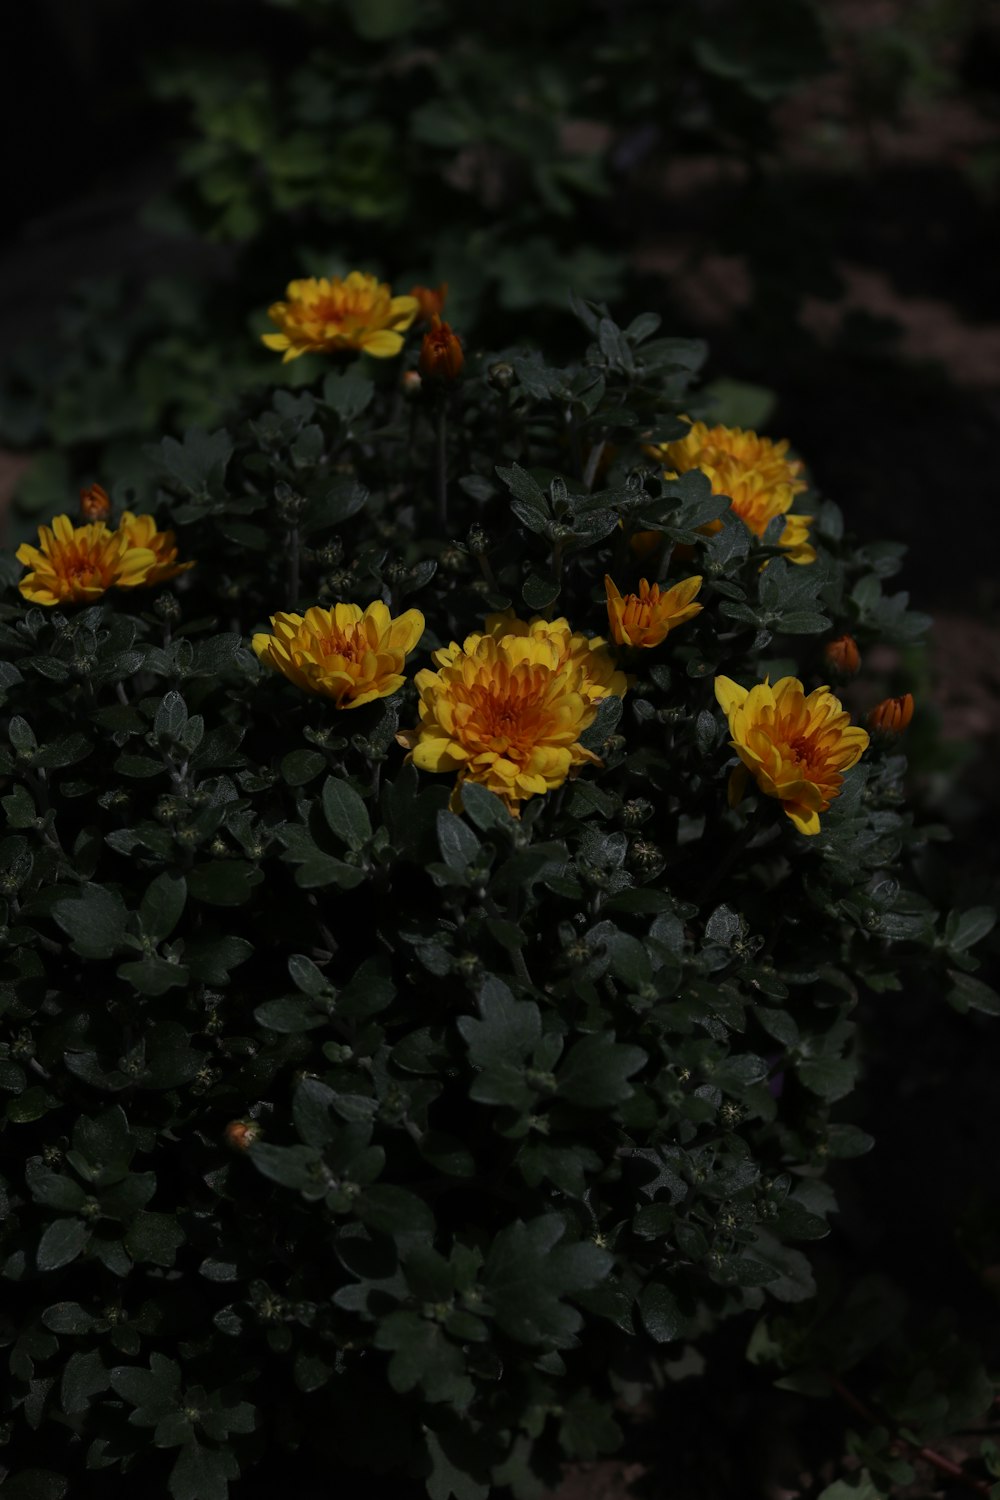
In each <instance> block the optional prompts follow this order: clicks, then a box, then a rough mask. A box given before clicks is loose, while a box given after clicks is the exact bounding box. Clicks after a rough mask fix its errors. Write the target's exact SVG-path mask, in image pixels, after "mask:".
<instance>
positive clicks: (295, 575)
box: [286, 526, 299, 609]
mask: <svg viewBox="0 0 1000 1500" xmlns="http://www.w3.org/2000/svg"><path fill="white" fill-rule="evenodd" d="M287 561H288V571H287V582H286V589H287V593H288V608H289V609H294V608H295V606H296V604H298V602H299V528H298V527H297V526H292V527H291V528H290V529H289V532H288V557H287Z"/></svg>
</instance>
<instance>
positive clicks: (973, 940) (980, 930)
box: [945, 906, 997, 953]
mask: <svg viewBox="0 0 1000 1500" xmlns="http://www.w3.org/2000/svg"><path fill="white" fill-rule="evenodd" d="M996 920H997V914H996V912H995V911H994V910H993V908H992V906H973V907H971V908H970V909H969V910H968V911H963V912H953V913H952V917H951V919H949V922H948V928H947V930H946V933H945V940H946V942H947V944H948V947H949V948H950V949H951V951H952V952H953V953H964V952H965V950H966V949H967V948H974V947H975V945H976V944H977V943H979V942H981V941H982V940H983V938H984V937H986V936H987V935H988V934H989V933H990V932H992V931H993V928H994V927H995V926H996Z"/></svg>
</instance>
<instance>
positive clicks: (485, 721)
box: [397, 635, 601, 817]
mask: <svg viewBox="0 0 1000 1500" xmlns="http://www.w3.org/2000/svg"><path fill="white" fill-rule="evenodd" d="M434 661H435V662H436V663H437V665H438V670H437V671H436V672H432V671H430V670H429V669H427V670H425V671H423V672H418V673H417V676H416V679H415V680H416V685H417V690H418V692H419V693H420V724H419V725H418V727H417V728H416V729H412V730H409V731H407V732H406V733H403V734H400V735H398V736H397V738H398V739H399V742H400V744H402V745H405V746H406V748H407V749H408V750H409V751H410V752H411V758H412V760H413V762H414V764H415V765H417V766H419V768H420V769H421V770H422V771H453V772H457V774H458V780H457V784H456V798H455V799H453V800H457V798H458V794H459V792H460V789H461V785H462V782H463V781H475V782H478V783H479V784H480V785H482V786H485V787H488V788H489V790H490V791H491V792H495V793H496V795H497V796H498V797H502V798H503V800H504V802H506V804H507V806H508V807H509V808H510V810H511V812H512V813H513V814H514V816H515V817H516V816H517V815H518V810H519V804H520V803H521V802H523V801H524V800H525V799H526V798H528V797H534V796H536V795H539V794H541V793H543V792H548V791H551V790H552V789H553V788H554V787H557V786H562V784H563V782H564V781H565V780H566V778H567V777H568V776H570V775H571V774H572V773H573V772H574V771H576V770H578V769H579V768H580V767H581V766H583V765H587V764H590V765H600V764H601V762H600V760H599V759H598V757H597V756H596V755H595V754H594V753H593V751H591V750H586V749H584V747H583V745H581V744H580V736H581V734H582V733H583V732H584V730H585V729H586V728H587V726H588V725H589V724H591V723H592V722H593V719H594V715H595V714H596V712H597V708H596V704H595V703H593V702H591V701H590V699H589V698H588V696H587V691H586V686H585V682H584V678H583V674H582V672H581V670H580V668H579V667H578V666H576V665H575V664H574V663H572V662H567V661H564V660H563V659H562V657H561V655H560V650H559V647H558V645H557V644H555V643H554V642H553V641H551V640H546V639H544V638H541V637H536V636H532V635H524V636H518V635H507V636H505V637H504V638H503V639H502V640H500V641H498V640H495V639H494V637H493V636H492V635H471V636H469V637H468V639H467V640H466V641H465V644H464V645H463V646H459V645H458V644H457V643H455V642H453V643H452V644H451V645H450V646H448V647H446V648H445V649H444V650H442V651H437V652H435V653H434Z"/></svg>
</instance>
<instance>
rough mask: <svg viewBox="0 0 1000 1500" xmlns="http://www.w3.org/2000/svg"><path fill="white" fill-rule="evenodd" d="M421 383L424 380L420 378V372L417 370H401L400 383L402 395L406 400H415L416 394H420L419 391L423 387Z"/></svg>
mask: <svg viewBox="0 0 1000 1500" xmlns="http://www.w3.org/2000/svg"><path fill="white" fill-rule="evenodd" d="M423 384H424V382H423V381H422V380H421V378H420V372H419V371H418V370H405V371H404V372H403V378H402V380H401V381H400V385H401V386H402V388H403V395H404V396H405V397H406V399H407V400H408V401H414V400H416V398H417V396H419V395H420V392H421V390H422V389H423Z"/></svg>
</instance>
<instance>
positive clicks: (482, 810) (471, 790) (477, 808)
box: [462, 781, 514, 833]
mask: <svg viewBox="0 0 1000 1500" xmlns="http://www.w3.org/2000/svg"><path fill="white" fill-rule="evenodd" d="M462 811H463V812H464V813H465V815H466V817H468V818H471V820H472V822H473V823H475V825H476V827H477V828H478V829H480V830H481V831H482V832H483V833H489V831H490V830H491V829H492V828H503V829H507V830H509V829H510V827H511V825H512V823H513V822H514V819H513V817H512V816H511V813H510V811H509V810H508V808H507V805H506V803H504V802H503V801H501V799H500V798H499V797H498V796H497V795H496V793H495V792H491V791H489V790H488V788H486V787H484V786H480V785H479V784H478V782H475V781H467V782H466V783H465V785H464V786H463V787H462Z"/></svg>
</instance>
